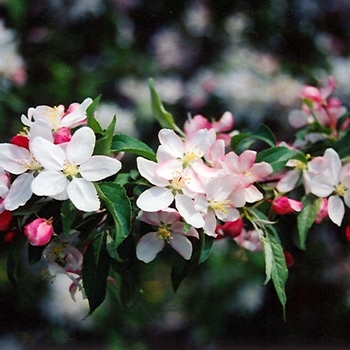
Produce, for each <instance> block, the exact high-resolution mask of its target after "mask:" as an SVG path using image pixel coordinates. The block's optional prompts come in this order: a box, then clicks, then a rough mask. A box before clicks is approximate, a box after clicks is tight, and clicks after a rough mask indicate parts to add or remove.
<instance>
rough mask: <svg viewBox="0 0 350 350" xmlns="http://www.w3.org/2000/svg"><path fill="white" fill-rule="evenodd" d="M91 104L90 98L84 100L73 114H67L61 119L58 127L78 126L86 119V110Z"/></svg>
mask: <svg viewBox="0 0 350 350" xmlns="http://www.w3.org/2000/svg"><path fill="white" fill-rule="evenodd" d="M91 103H92V99H91V98H90V97H88V98H86V99H85V100H84V101H83V102H82V103H81V104H80V106H78V107H77V108H76V109H74V111H73V112H71V113H68V114H67V115H65V116H64V117H63V118H62V119H61V121H60V125H61V126H67V127H69V128H73V127H75V126H77V125H79V123H81V122H82V121H83V120H85V119H86V109H87V108H88V107H89V105H90V104H91Z"/></svg>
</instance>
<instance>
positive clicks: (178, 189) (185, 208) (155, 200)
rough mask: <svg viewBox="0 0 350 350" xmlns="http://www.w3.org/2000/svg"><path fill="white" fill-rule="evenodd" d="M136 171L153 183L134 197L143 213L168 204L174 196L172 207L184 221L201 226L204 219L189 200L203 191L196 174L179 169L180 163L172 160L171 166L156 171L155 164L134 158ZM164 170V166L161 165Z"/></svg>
mask: <svg viewBox="0 0 350 350" xmlns="http://www.w3.org/2000/svg"><path fill="white" fill-rule="evenodd" d="M136 161H137V167H138V170H139V172H140V174H141V176H143V177H144V178H145V179H146V180H148V181H149V182H150V183H151V184H153V185H154V186H153V187H151V188H149V189H147V190H145V191H144V192H143V193H141V195H140V196H139V197H138V199H137V201H136V205H137V206H138V207H139V208H140V209H142V210H143V211H147V212H156V211H159V210H162V209H164V208H167V207H169V206H170V205H171V204H172V203H173V201H174V199H175V207H176V209H177V210H178V211H179V212H180V214H181V216H182V217H183V218H184V219H185V220H186V222H187V223H189V224H190V225H192V226H194V227H197V228H199V227H203V225H204V220H203V218H202V216H201V215H200V214H199V213H198V212H197V211H196V210H195V208H194V202H193V199H192V198H194V197H195V196H196V195H197V193H199V192H203V191H204V190H203V188H202V185H201V183H200V181H199V179H198V177H197V175H196V173H195V172H194V171H193V170H192V169H191V168H189V167H187V168H185V169H182V166H181V164H180V163H176V162H175V163H172V165H175V166H176V167H174V169H170V171H166V172H165V171H164V172H165V173H166V174H165V175H164V176H160V175H159V174H158V171H157V170H158V166H159V165H158V164H157V163H155V162H152V161H150V160H148V159H145V158H141V157H138V158H137V159H136ZM164 169H165V168H164Z"/></svg>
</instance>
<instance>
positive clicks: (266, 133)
mask: <svg viewBox="0 0 350 350" xmlns="http://www.w3.org/2000/svg"><path fill="white" fill-rule="evenodd" d="M252 136H254V137H255V138H257V139H259V140H261V141H264V142H265V143H267V144H268V145H269V146H271V147H274V146H275V145H276V138H275V135H274V134H273V133H272V131H271V130H270V128H268V127H267V126H266V125H264V124H261V125H259V127H258V129H257V130H256V131H255V132H254V133H253V134H252Z"/></svg>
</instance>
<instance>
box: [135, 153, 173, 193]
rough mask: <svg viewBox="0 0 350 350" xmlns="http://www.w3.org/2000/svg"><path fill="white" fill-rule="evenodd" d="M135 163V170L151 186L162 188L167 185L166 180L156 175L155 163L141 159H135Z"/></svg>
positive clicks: (156, 165)
mask: <svg viewBox="0 0 350 350" xmlns="http://www.w3.org/2000/svg"><path fill="white" fill-rule="evenodd" d="M136 163H137V169H138V170H139V172H140V174H141V176H142V177H144V178H145V179H146V180H148V181H149V182H150V183H151V184H153V185H156V186H162V187H164V186H167V185H168V184H169V181H168V180H166V179H163V178H162V177H160V176H157V175H156V170H157V167H158V164H157V163H155V162H152V161H151V160H148V159H145V158H142V157H137V159H136Z"/></svg>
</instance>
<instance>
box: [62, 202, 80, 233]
mask: <svg viewBox="0 0 350 350" xmlns="http://www.w3.org/2000/svg"><path fill="white" fill-rule="evenodd" d="M76 216H77V209H76V207H75V206H74V204H73V203H72V202H71V201H70V200H69V199H68V200H66V201H63V202H62V205H61V221H62V228H63V232H64V234H65V235H66V236H68V235H69V231H70V229H71V227H72V225H73V223H74V221H75V218H76Z"/></svg>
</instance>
